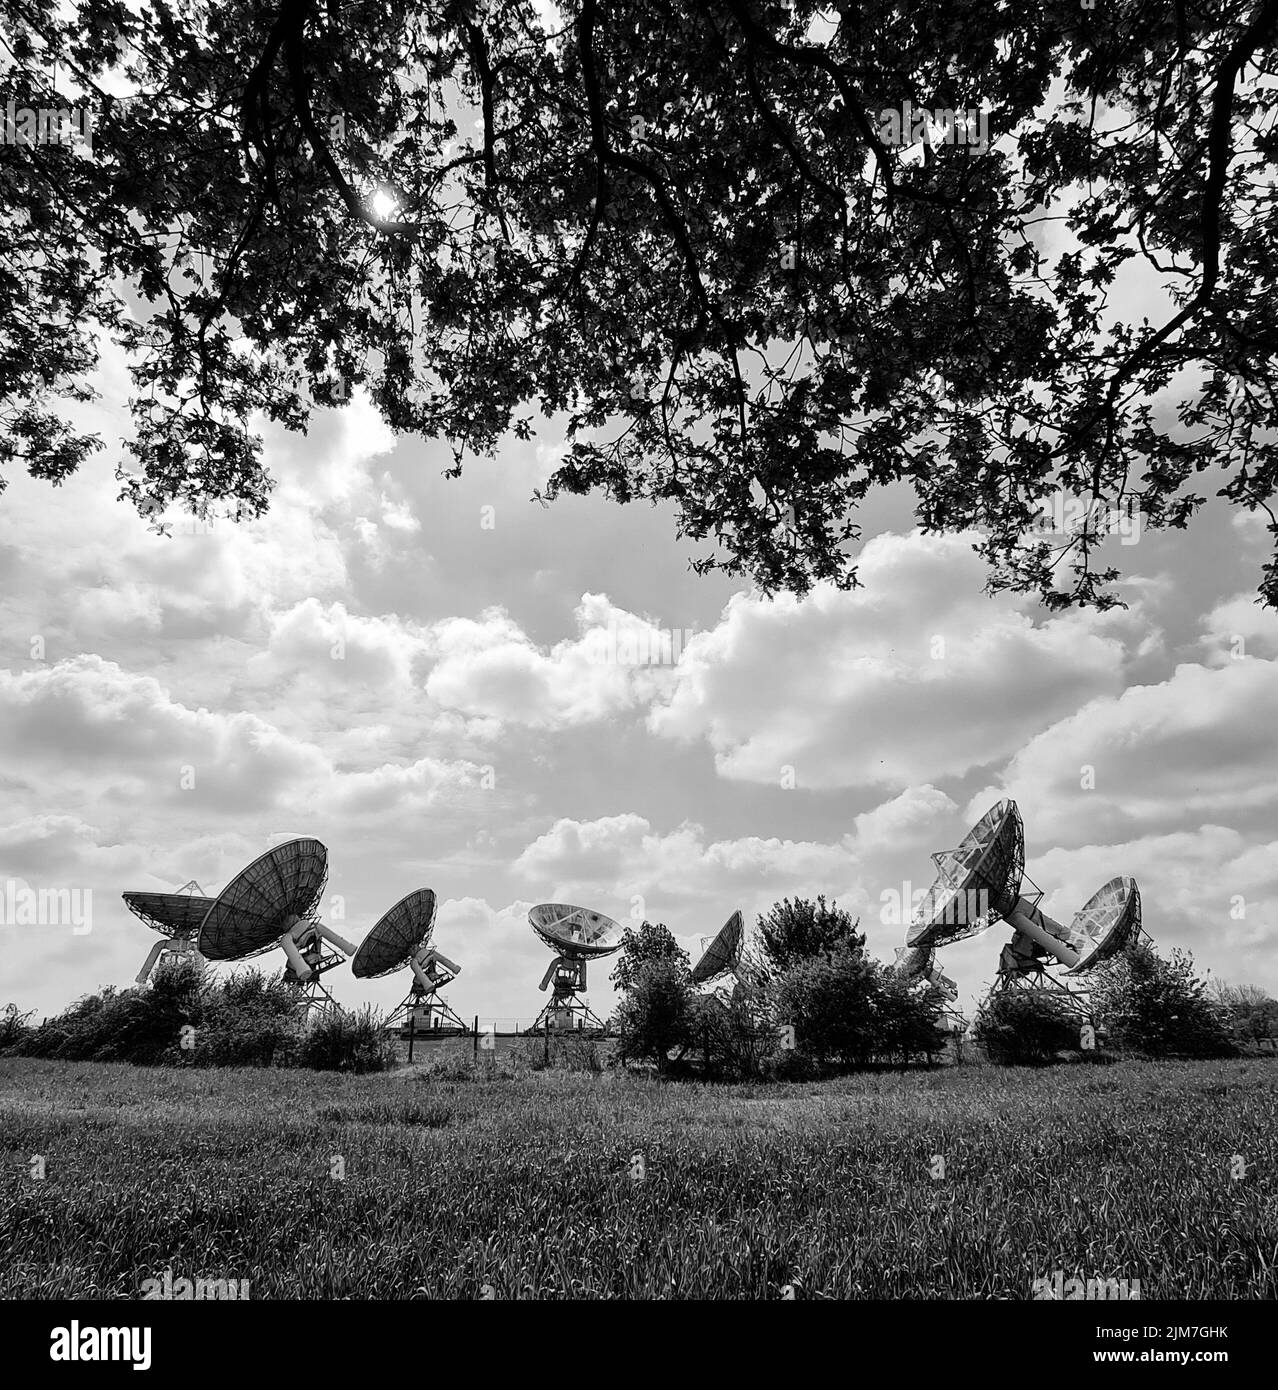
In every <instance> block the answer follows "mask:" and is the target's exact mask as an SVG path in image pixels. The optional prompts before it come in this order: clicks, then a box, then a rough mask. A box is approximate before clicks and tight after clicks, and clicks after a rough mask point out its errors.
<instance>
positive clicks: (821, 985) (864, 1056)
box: [771, 945, 881, 1065]
mask: <svg viewBox="0 0 1278 1390" xmlns="http://www.w3.org/2000/svg"><path fill="white" fill-rule="evenodd" d="M880 993H881V988H880V980H879V970H878V967H877V965H876V964H875V962H874V961H872V960H870V959H868V958H867V957H866V956H865V955H864V954H863V953H862V952H861V950H860V949H859V948H856V947H853V946H847V945H845V946H842V947H839V948H838V949H836V950H834V951H832V952H831V953H830V954H829V955H828V956H819V957H816V958H813V959H798V960H796V961H795V962H794V963H793V964H792V965H790V966H789V968H788V969H786V970H785V971H784V973H783V974H782V975H781V976H780V977H779V979H777V980H776V981H775V982H774V984H773V986H772V991H771V995H772V1013H773V1017H774V1018H775V1020H776V1023H777V1026H778V1027H781V1026H785V1025H789V1026H791V1027H793V1028H794V1030H795V1040H796V1043H797V1046H798V1048H799V1050H801V1051H802V1052H803V1053H805V1054H806V1055H807V1056H809V1057H811V1058H813V1059H814V1060H816V1061H817V1062H821V1063H827V1062H833V1061H841V1062H844V1063H853V1064H858V1065H864V1064H865V1063H867V1062H868V1061H869V1060H870V1058H871V1057H872V1056H873V1055H874V1054H875V1053H876V1052H877V1051H878V1042H879V1038H880V1031H881V1030H880V1018H879V995H880Z"/></svg>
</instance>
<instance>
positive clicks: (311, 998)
mask: <svg viewBox="0 0 1278 1390" xmlns="http://www.w3.org/2000/svg"><path fill="white" fill-rule="evenodd" d="M301 958H302V960H303V961H304V962H305V963H306V965H308V966H309V967H310V970H311V973H310V975H308V976H307V978H306V979H305V980H299V979H298V977H297V974H296V972H295V971H294V970H293V969H292V967H291V966H290V967H289V969H287V970H286V971H285V972H284V978H285V980H287V981H288V984H289V986H290V987H291V988H292V990H293V994H294V997H295V998H296V1000H297V1007H298V1011H299V1013H300V1014H301V1016H302V1021H303V1022H304V1023H308V1022H310V1020H311V1018H312V1017H316V1018H327V1017H328V1016H329V1015H330V1014H334V1013H340V1012H341V1008H342V1006H341V1005H340V1004H339V1003H338V1002H337V1000H336V999H334V998H333V996H332V995H331V994H330V993H329V992H328V990H326V989H325V988H324V985H323V983H322V977H323V975H324V974H325V973H326V972H327V971H329V970H332V969H333V968H334V967H335V966H338V965H343V964H345V962H346V957H345V956H343V955H340V954H339V953H338V952H337V951H326V950H325V949H324V947H323V946H322V945H321V944H320V943H319V941H318V940H316V941H315V942H314V943H312V944H309V945H308V946H307V947H306V948H305V949H304V950H303V951H302V952H301Z"/></svg>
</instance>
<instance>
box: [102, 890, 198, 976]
mask: <svg viewBox="0 0 1278 1390" xmlns="http://www.w3.org/2000/svg"><path fill="white" fill-rule="evenodd" d="M123 897H124V905H125V906H126V907H127V908H128V909H129V911H130V912H131V913H133V915H134V916H135V917H138V918H140V919H141V920H142V921H143V922H145V923H146V924H147V926H148V927H150V928H151V930H152V931H157V932H159V933H160V938H161V939H160V940H159V941H157V942H156V943H155V945H154V946H152V947H151V952H150V954H149V955H148V956H147V958H146V960H145V961H144V962H143V965H142V969H141V970H139V971H138V973H137V975H136V976H135V979H136V981H137V983H138V984H140V985H144V984H146V983H147V981H148V980H150V979H151V978H152V977H153V976H154V974H155V972H156V971H157V970H158V969H159V968H160V966H161V965H166V964H169V963H171V962H174V961H179V960H189V961H193V962H194V963H195V964H199V961H200V953H199V952H198V951H197V950H196V949H195V937H196V935H197V933H198V932H199V930H200V923H201V922H202V921H203V920H204V915H205V913H207V912H208V910H209V908H210V907H212V906H213V899H212V898H207V897H205V896H204V890H203V889H202V888H201V887H200V885H199V884H198V883H196V882H195V880H194V879H191V880H190V882H188V883H184V884H183V885H182V887H181V888H179V889H178V890H177V892H176V893H125V894H124V895H123Z"/></svg>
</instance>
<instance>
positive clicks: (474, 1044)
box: [470, 1014, 479, 1061]
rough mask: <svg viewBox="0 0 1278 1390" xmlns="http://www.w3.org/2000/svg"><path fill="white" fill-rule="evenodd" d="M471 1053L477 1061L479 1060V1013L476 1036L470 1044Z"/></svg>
mask: <svg viewBox="0 0 1278 1390" xmlns="http://www.w3.org/2000/svg"><path fill="white" fill-rule="evenodd" d="M470 1055H471V1056H472V1057H473V1058H474V1059H475V1060H476V1061H478V1060H479V1015H478V1014H476V1015H475V1036H474V1041H472V1043H471V1045H470Z"/></svg>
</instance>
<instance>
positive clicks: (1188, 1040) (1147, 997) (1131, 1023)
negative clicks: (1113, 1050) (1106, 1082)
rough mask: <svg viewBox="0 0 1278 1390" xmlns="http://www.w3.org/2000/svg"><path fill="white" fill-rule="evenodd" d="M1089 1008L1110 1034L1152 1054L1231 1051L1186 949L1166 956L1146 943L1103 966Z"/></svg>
mask: <svg viewBox="0 0 1278 1390" xmlns="http://www.w3.org/2000/svg"><path fill="white" fill-rule="evenodd" d="M1091 1002H1092V1008H1093V1010H1094V1011H1095V1014H1096V1016H1097V1018H1098V1019H1099V1020H1100V1021H1101V1022H1102V1023H1103V1024H1104V1025H1105V1026H1106V1027H1107V1028H1108V1029H1109V1033H1110V1039H1111V1041H1112V1042H1113V1043H1115V1044H1116V1045H1117V1046H1119V1047H1128V1048H1132V1049H1134V1050H1136V1051H1139V1052H1143V1053H1146V1054H1148V1055H1149V1056H1152V1057H1164V1056H1184V1057H1218V1056H1224V1055H1227V1054H1228V1053H1230V1052H1231V1051H1233V1050H1234V1049H1233V1045H1232V1043H1231V1042H1230V1038H1229V1029H1228V1027H1227V1025H1226V1024H1225V1022H1224V1021H1223V1019H1222V1014H1221V1011H1220V1010H1219V1008H1218V1007H1217V1006H1215V1005H1214V1004H1213V1003H1212V1001H1211V999H1210V998H1209V997H1208V992H1207V986H1206V983H1205V981H1203V980H1201V979H1200V978H1199V977H1198V976H1197V975H1196V974H1195V973H1194V959H1193V956H1191V955H1190V954H1189V952H1188V951H1183V950H1180V949H1179V948H1178V949H1175V950H1173V951H1172V953H1171V958H1170V959H1169V960H1164V959H1163V958H1162V957H1161V956H1159V955H1158V953H1157V952H1156V951H1155V950H1154V948H1153V947H1152V946H1150V945H1148V944H1146V943H1144V942H1141V943H1139V944H1137V945H1135V946H1132V947H1130V948H1129V949H1128V950H1127V951H1125V952H1124V953H1123V954H1122V955H1120V956H1118V957H1117V958H1116V959H1115V960H1113V961H1110V962H1109V963H1108V964H1106V965H1104V966H1102V967H1101V970H1100V972H1099V974H1098V977H1097V979H1096V980H1095V981H1094V983H1093V986H1092V996H1091Z"/></svg>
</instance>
